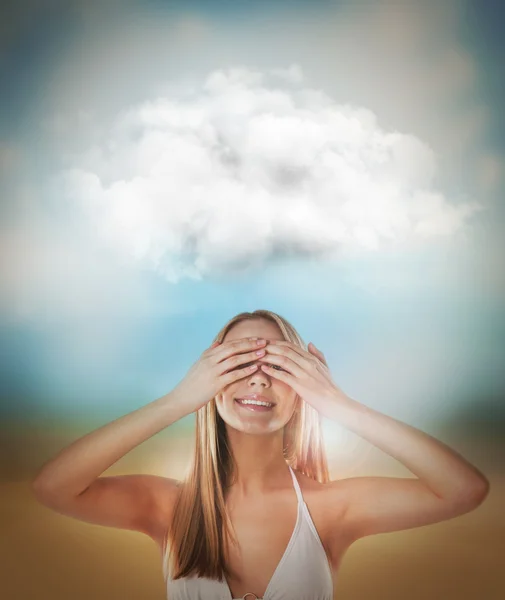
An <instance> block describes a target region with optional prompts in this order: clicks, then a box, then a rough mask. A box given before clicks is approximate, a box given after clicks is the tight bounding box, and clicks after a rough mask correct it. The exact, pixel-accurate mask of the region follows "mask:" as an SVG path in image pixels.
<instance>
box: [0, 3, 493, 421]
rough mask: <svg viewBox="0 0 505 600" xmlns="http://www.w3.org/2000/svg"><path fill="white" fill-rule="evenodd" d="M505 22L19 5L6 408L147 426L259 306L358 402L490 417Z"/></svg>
mask: <svg viewBox="0 0 505 600" xmlns="http://www.w3.org/2000/svg"><path fill="white" fill-rule="evenodd" d="M502 12H503V8H502V7H500V6H499V5H498V3H496V2H489V1H486V2H480V3H479V4H477V3H470V2H467V3H461V2H451V1H448V2H445V3H443V6H441V5H440V4H439V3H435V2H430V1H429V2H425V3H415V2H410V1H405V2H404V3H398V2H388V1H377V2H373V3H362V4H360V5H359V6H357V4H356V3H336V2H329V1H327V2H310V3H308V2H278V3H274V2H269V3H267V2H260V3H254V8H252V7H251V4H250V3H237V2H234V3H229V2H202V1H200V2H184V3H182V2H171V3H164V2H159V1H157V2H144V3H142V2H128V3H125V2H122V3H119V2H116V1H114V0H111V1H109V2H107V3H100V4H99V3H97V2H91V3H85V4H84V3H78V2H71V3H66V4H65V5H64V4H63V3H57V2H53V3H47V4H46V5H45V4H44V3H30V2H24V3H23V2H21V3H19V4H16V6H15V7H13V8H11V9H10V14H9V15H8V20H7V21H6V22H8V23H9V25H10V27H9V28H5V30H4V31H3V32H2V40H3V41H2V49H3V50H2V54H1V59H0V86H1V88H2V95H1V101H2V116H1V118H0V175H1V183H0V186H1V187H0V193H1V199H2V203H1V215H2V222H1V228H2V236H1V242H0V243H1V246H2V248H1V255H2V261H1V268H2V278H1V279H2V293H1V301H0V319H1V323H2V331H3V335H2V340H1V350H2V366H1V369H2V388H1V394H2V395H1V399H0V410H1V412H2V414H3V415H5V416H7V415H17V416H22V417H25V416H27V415H32V414H33V415H49V416H51V415H54V416H80V417H82V418H90V419H91V418H93V419H95V420H98V421H104V420H107V419H110V418H114V417H117V416H119V415H121V414H124V413H126V412H129V411H130V410H133V409H135V408H137V407H139V406H141V405H142V404H145V403H147V402H149V401H150V400H154V399H155V398H157V397H159V396H160V395H162V394H164V393H166V392H167V391H168V390H169V389H171V388H172V387H173V386H174V385H175V384H176V383H177V382H178V381H179V380H180V379H181V378H182V377H183V375H184V374H185V372H186V371H187V369H188V368H189V367H190V366H191V364H192V363H193V362H194V361H195V360H196V359H197V358H198V356H199V354H200V353H201V352H202V351H203V350H204V349H205V348H206V347H207V346H208V345H209V344H210V342H211V340H212V338H213V336H214V335H215V333H216V332H217V331H218V330H219V329H220V327H221V326H222V325H223V324H224V323H225V322H226V321H227V320H228V319H229V318H230V317H231V316H233V315H234V314H236V313H238V312H241V311H243V310H254V309H255V308H268V309H271V310H274V311H276V312H278V313H280V314H281V315H283V316H285V317H286V318H288V320H290V321H291V322H292V323H293V324H294V325H295V327H297V328H298V330H299V331H300V333H301V335H302V337H303V338H304V339H305V341H306V342H308V341H313V342H314V343H315V344H316V345H317V346H319V347H320V348H321V349H322V350H323V352H324V353H325V355H326V356H327V358H328V362H329V365H330V369H331V371H332V373H333V375H334V379H335V381H336V382H337V383H338V384H339V385H340V386H341V387H342V388H343V389H344V390H345V391H346V393H348V394H349V395H350V396H351V397H354V398H356V399H357V400H361V401H363V402H364V403H365V404H368V405H370V406H373V407H375V408H377V409H379V410H382V411H384V412H387V413H388V414H391V415H393V416H397V417H398V418H403V419H405V420H407V421H409V422H411V423H416V424H419V425H423V424H425V423H428V422H434V421H437V420H439V419H448V420H449V421H450V420H451V419H452V418H454V419H456V416H457V415H458V414H459V413H461V412H465V411H467V410H468V407H470V409H471V410H474V411H476V414H477V413H478V412H479V411H489V410H493V406H494V405H497V404H498V403H499V402H500V401H501V400H500V399H502V398H503V394H504V392H505V380H504V379H503V368H502V363H503V356H504V355H505V352H504V350H505V348H504V339H505V336H504V335H503V334H504V333H505V331H504V329H505V325H504V324H505V320H504V318H503V317H504V315H503V312H504V309H503V298H504V292H505V277H504V275H505V264H504V263H505V244H504V241H503V226H504V216H505V215H504V203H503V192H504V189H505V181H504V177H503V173H504V168H503V167H504V164H505V162H504V159H505V147H504V140H505V135H504V130H503V127H504V125H503V119H502V117H501V111H500V106H501V105H503V103H505V87H504V78H503V76H500V64H502V63H503V58H504V54H505V52H504V47H503V45H504V42H503V38H502V36H501V33H500V30H499V27H497V23H499V22H500V21H502V20H503V19H502V18H500V15H501V13H502ZM502 16H503V15H502ZM490 407H491V408H490Z"/></svg>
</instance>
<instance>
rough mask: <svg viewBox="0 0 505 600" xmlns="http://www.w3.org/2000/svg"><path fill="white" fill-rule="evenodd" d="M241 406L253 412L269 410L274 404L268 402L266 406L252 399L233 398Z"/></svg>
mask: <svg viewBox="0 0 505 600" xmlns="http://www.w3.org/2000/svg"><path fill="white" fill-rule="evenodd" d="M234 401H235V402H236V403H237V404H238V405H239V406H240V407H241V408H244V409H246V410H250V411H253V412H269V411H271V410H272V409H273V407H274V406H275V404H269V406H266V405H265V404H256V402H255V401H254V400H247V399H246V400H239V399H238V398H235V400H234Z"/></svg>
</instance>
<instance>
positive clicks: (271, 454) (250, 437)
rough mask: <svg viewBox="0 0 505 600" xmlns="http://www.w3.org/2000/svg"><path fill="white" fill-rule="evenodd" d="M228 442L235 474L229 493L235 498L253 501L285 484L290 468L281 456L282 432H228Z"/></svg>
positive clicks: (232, 430)
mask: <svg viewBox="0 0 505 600" xmlns="http://www.w3.org/2000/svg"><path fill="white" fill-rule="evenodd" d="M228 441H229V445H230V450H231V452H232V453H233V457H234V460H235V465H236V471H235V477H234V478H233V479H234V482H233V485H232V489H233V494H234V495H235V496H236V497H241V498H242V497H243V498H245V497H252V496H255V495H261V494H263V493H265V492H268V491H272V490H274V489H278V488H279V487H281V486H282V484H283V482H285V481H287V479H284V478H286V475H288V474H289V467H288V465H287V463H286V460H285V458H284V455H283V431H282V430H281V431H277V432H275V433H274V434H272V435H254V434H248V433H243V432H241V431H237V430H236V429H232V428H228Z"/></svg>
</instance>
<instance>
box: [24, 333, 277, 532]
mask: <svg viewBox="0 0 505 600" xmlns="http://www.w3.org/2000/svg"><path fill="white" fill-rule="evenodd" d="M258 345H261V346H263V345H265V342H264V341H259V342H258V341H256V338H247V339H240V340H233V341H230V342H225V343H223V344H221V343H220V342H218V341H216V342H214V343H213V344H212V345H211V346H210V348H208V349H207V350H205V351H204V352H203V353H202V355H201V357H200V359H199V360H198V361H197V362H196V363H195V364H194V365H193V366H192V367H191V369H190V370H189V372H188V374H187V375H186V377H185V378H184V379H183V380H182V381H181V382H180V383H179V384H178V385H177V387H176V388H174V390H172V391H171V392H170V393H168V394H166V395H165V396H162V397H161V398H159V399H158V400H155V401H153V402H151V403H150V404H147V405H146V406H143V407H142V408H139V409H138V410H135V411H133V412H131V413H129V414H127V415H125V416H123V417H121V418H119V419H116V420H115V421H112V422H111V423H108V424H107V425H104V426H103V427H100V428H99V429H97V430H95V431H92V432H91V433H88V434H87V435H85V436H83V437H82V438H80V439H78V440H77V441H75V442H74V443H73V444H71V445H70V446H68V447H66V448H64V449H63V450H62V451H61V452H60V453H59V454H57V455H56V456H55V457H54V458H53V459H51V460H50V461H48V462H47V463H46V464H45V465H44V466H43V468H42V469H41V471H40V472H39V474H38V475H37V477H36V478H35V479H34V481H33V482H32V487H33V491H34V494H35V496H36V498H37V499H38V500H39V501H40V502H41V503H42V504H44V505H46V506H48V507H49V508H52V509H53V510H55V511H57V512H60V513H62V514H65V515H68V516H70V517H74V518H76V519H80V520H83V521H88V522H90V523H96V524H99V525H107V526H110V527H119V528H124V529H134V530H138V531H141V532H143V533H146V534H148V535H150V536H151V537H153V538H154V539H155V540H156V541H161V540H162V538H163V534H164V532H165V530H166V528H167V526H168V523H169V520H170V519H171V510H172V508H173V505H174V500H175V498H176V496H177V486H178V482H177V481H175V480H173V479H168V478H165V477H157V476H154V475H126V476H121V477H100V475H101V474H102V473H103V472H104V471H105V470H107V469H108V468H109V467H110V466H111V465H113V464H114V463H115V462H117V461H118V460H119V459H120V458H121V457H122V456H124V455H125V454H127V453H128V452H129V451H130V450H132V449H133V448H135V447H136V446H138V445H139V444H141V443H142V442H144V441H145V440H147V439H148V438H150V437H152V436H153V435H155V434H156V433H158V432H159V431H161V430H162V429H164V428H165V427H168V426H169V425H171V424H172V423H174V422H175V421H178V420H179V419H180V418H182V417H184V416H186V415H188V414H190V413H192V412H195V411H197V410H199V409H200V408H201V407H202V406H204V405H205V404H207V403H208V402H209V400H210V398H212V397H214V396H215V394H216V393H217V392H218V391H219V390H220V389H222V388H223V387H224V386H225V385H228V384H229V383H231V382H232V381H236V380H238V379H240V378H242V377H244V376H245V375H247V374H249V373H250V372H251V368H252V367H247V368H239V369H236V368H235V367H237V365H241V364H242V363H244V362H247V361H248V360H253V359H256V358H257V356H256V354H255V350H257V349H258ZM230 369H231V370H230Z"/></svg>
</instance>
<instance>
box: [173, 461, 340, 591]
mask: <svg viewBox="0 0 505 600" xmlns="http://www.w3.org/2000/svg"><path fill="white" fill-rule="evenodd" d="M289 470H290V472H291V476H292V478H293V483H294V488H295V491H296V496H297V498H298V516H297V518H296V525H295V528H294V530H293V533H292V535H291V538H290V540H289V543H288V545H287V547H286V550H285V551H284V554H283V556H282V558H281V560H280V561H279V564H278V565H277V568H276V569H275V572H274V574H273V576H272V579H271V580H270V582H269V584H268V586H267V589H266V591H265V595H264V596H263V598H258V597H257V596H256V595H255V594H253V593H252V592H249V593H247V594H245V595H244V596H242V597H241V598H233V597H232V595H231V592H230V589H229V587H228V585H227V583H226V581H218V580H215V579H208V578H206V577H196V576H192V577H185V578H181V579H176V580H175V581H174V580H171V579H170V578H169V577H168V576H167V563H166V561H164V564H163V574H164V576H165V581H166V584H167V600H333V579H332V574H331V568H330V565H329V562H328V557H327V556H326V552H325V550H324V547H323V544H322V542H321V539H320V537H319V535H318V533H317V530H316V527H315V525H314V522H313V521H312V518H311V516H310V513H309V510H308V508H307V505H306V504H305V502H304V500H303V496H302V491H301V489H300V485H299V483H298V480H297V479H296V476H295V474H294V472H293V469H292V468H291V467H289Z"/></svg>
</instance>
